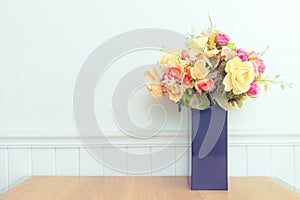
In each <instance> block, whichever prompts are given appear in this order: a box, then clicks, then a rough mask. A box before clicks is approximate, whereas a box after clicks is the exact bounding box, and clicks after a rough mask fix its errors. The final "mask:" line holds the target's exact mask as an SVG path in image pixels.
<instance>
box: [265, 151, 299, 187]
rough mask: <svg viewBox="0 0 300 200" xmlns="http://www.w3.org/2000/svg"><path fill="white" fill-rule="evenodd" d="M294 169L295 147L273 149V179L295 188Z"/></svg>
mask: <svg viewBox="0 0 300 200" xmlns="http://www.w3.org/2000/svg"><path fill="white" fill-rule="evenodd" d="M294 167H295V165H294V147H293V146H280V147H277V146H276V147H271V172H272V176H273V177H276V178H278V179H280V180H282V181H284V182H285V183H288V184H289V185H291V186H293V185H294V183H295V181H294V180H295V177H294V170H295V169H294Z"/></svg>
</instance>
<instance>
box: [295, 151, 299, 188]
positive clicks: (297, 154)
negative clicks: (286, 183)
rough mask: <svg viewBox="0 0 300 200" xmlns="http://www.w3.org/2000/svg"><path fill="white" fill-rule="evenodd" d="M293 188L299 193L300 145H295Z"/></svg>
mask: <svg viewBox="0 0 300 200" xmlns="http://www.w3.org/2000/svg"><path fill="white" fill-rule="evenodd" d="M294 159H295V186H294V187H295V188H294V189H295V190H297V191H299V193H300V146H296V147H295V156H294Z"/></svg>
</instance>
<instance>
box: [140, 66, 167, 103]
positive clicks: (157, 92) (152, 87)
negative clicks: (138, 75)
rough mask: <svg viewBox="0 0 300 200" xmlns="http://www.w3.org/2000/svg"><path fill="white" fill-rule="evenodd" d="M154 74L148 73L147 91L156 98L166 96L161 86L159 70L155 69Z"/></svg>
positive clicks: (146, 75) (146, 74)
mask: <svg viewBox="0 0 300 200" xmlns="http://www.w3.org/2000/svg"><path fill="white" fill-rule="evenodd" d="M152 71H153V73H152V74H151V72H149V71H146V72H145V74H144V75H145V78H146V80H147V89H148V91H150V92H151V93H152V95H153V96H154V97H156V98H159V97H161V96H163V95H164V90H163V88H162V86H161V82H160V77H159V76H158V72H157V70H156V69H155V68H154V67H153V68H152Z"/></svg>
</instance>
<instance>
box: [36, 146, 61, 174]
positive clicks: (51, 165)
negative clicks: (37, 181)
mask: <svg viewBox="0 0 300 200" xmlns="http://www.w3.org/2000/svg"><path fill="white" fill-rule="evenodd" d="M31 151H32V156H31V158H32V161H31V163H32V175H33V176H55V170H56V169H55V149H53V148H45V149H40V148H39V149H36V148H33V149H32V150H31Z"/></svg>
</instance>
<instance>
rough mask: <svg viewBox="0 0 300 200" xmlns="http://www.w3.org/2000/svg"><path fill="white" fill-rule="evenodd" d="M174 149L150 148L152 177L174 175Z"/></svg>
mask: <svg viewBox="0 0 300 200" xmlns="http://www.w3.org/2000/svg"><path fill="white" fill-rule="evenodd" d="M174 155H175V147H152V148H151V162H152V175H153V176H174V175H175V163H174V161H175V156H174Z"/></svg>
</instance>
